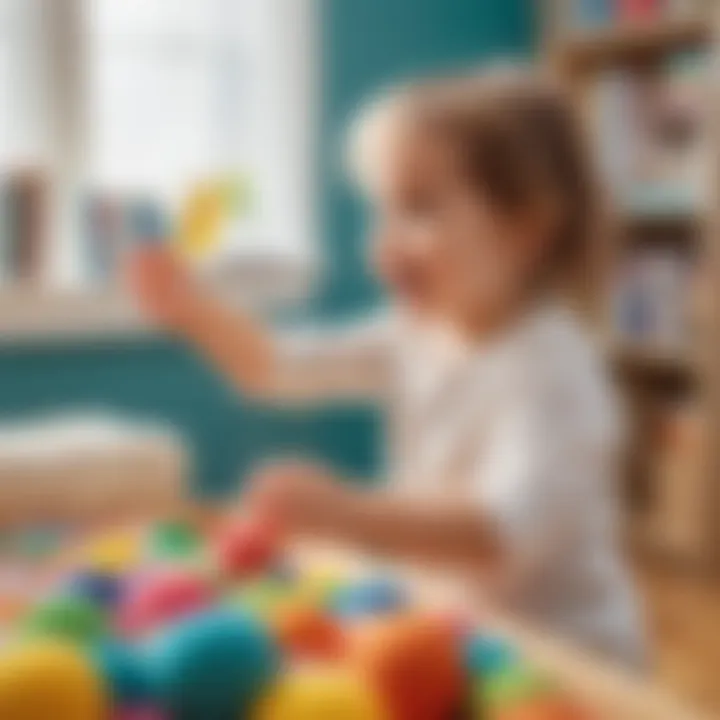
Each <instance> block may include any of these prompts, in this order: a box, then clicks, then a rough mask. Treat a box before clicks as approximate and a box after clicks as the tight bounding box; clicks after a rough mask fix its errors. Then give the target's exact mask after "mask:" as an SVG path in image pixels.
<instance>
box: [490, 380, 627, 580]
mask: <svg viewBox="0 0 720 720" xmlns="http://www.w3.org/2000/svg"><path fill="white" fill-rule="evenodd" d="M575 390H576V392H573V389H572V388H571V389H570V391H569V392H568V391H567V389H566V388H563V389H561V390H560V391H558V392H556V393H553V391H552V389H549V388H543V389H542V391H539V392H538V391H537V389H535V390H533V389H530V390H528V391H527V392H526V393H524V394H522V396H521V397H519V398H518V400H517V401H516V402H514V403H512V404H511V405H509V407H507V408H506V411H505V412H504V413H503V414H502V416H501V417H499V418H497V419H496V421H495V422H494V423H493V427H492V428H490V430H489V436H488V438H487V443H486V448H485V452H484V453H483V456H482V458H481V459H480V461H479V463H478V466H477V470H476V471H477V483H476V497H477V498H478V499H479V501H480V504H481V506H482V510H483V513H484V515H485V516H486V517H488V518H489V519H490V522H491V524H492V525H493V526H494V528H495V530H496V532H497V534H498V537H499V540H500V543H501V546H502V548H503V551H504V552H505V553H506V554H507V557H508V558H509V560H510V564H509V567H510V571H511V572H512V573H513V574H515V575H517V574H519V575H520V576H521V577H525V576H527V575H530V574H534V573H536V572H542V571H543V569H544V568H546V567H547V566H548V565H549V564H552V563H553V562H556V561H557V558H558V557H561V556H563V555H564V554H565V551H566V549H567V545H568V544H569V543H573V542H576V541H577V539H578V538H580V537H586V536H587V527H583V526H584V525H586V524H587V523H589V522H592V523H596V522H597V518H598V516H599V515H600V514H601V513H602V512H603V510H605V509H607V508H608V507H609V506H610V503H609V500H610V495H612V492H613V491H612V488H611V487H610V477H611V468H614V460H615V456H616V452H615V450H616V444H615V442H614V434H613V429H614V428H613V424H614V422H615V418H614V416H613V414H612V413H611V411H610V407H609V405H607V404H606V403H605V402H604V400H606V399H607V398H605V399H603V398H602V397H598V396H595V397H593V394H594V393H593V391H592V390H591V389H590V388H584V389H583V388H581V389H580V391H577V388H575Z"/></svg>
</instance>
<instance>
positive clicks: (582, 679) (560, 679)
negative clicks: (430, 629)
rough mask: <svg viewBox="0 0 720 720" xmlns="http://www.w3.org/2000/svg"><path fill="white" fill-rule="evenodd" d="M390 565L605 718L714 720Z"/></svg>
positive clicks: (326, 556)
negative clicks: (499, 639)
mask: <svg viewBox="0 0 720 720" xmlns="http://www.w3.org/2000/svg"><path fill="white" fill-rule="evenodd" d="M298 557H299V558H300V560H301V561H302V562H308V563H311V562H318V561H321V562H323V563H336V564H338V566H341V567H343V568H344V569H348V568H356V569H357V570H358V571H359V572H361V571H362V570H363V568H364V569H367V568H368V567H369V566H370V565H372V564H374V563H375V562H376V561H375V560H373V559H370V558H367V557H363V556H361V555H359V554H357V553H354V552H351V551H346V550H342V549H339V548H334V547H333V548H329V547H326V546H320V545H317V544H310V543H308V544H305V545H303V546H302V547H301V548H299V550H298ZM383 566H384V567H386V566H387V563H383ZM390 567H392V569H393V571H394V572H396V573H398V575H400V576H401V577H402V578H403V579H404V580H405V581H406V582H407V583H408V585H409V587H410V591H411V592H412V593H413V594H414V595H415V596H416V597H417V598H418V600H419V602H420V603H421V604H424V603H426V604H428V605H440V606H445V607H447V606H448V605H450V606H451V607H461V608H462V610H463V612H467V613H469V614H470V615H471V616H472V617H475V618H476V619H477V622H478V625H482V626H484V627H489V628H491V630H492V632H494V633H495V632H497V633H498V634H500V635H502V636H504V637H506V638H507V639H508V640H509V641H510V642H511V643H512V644H514V645H515V646H516V647H517V648H518V649H519V650H520V652H521V653H522V654H523V655H524V656H525V657H526V658H527V660H528V661H529V662H530V663H531V664H533V665H534V666H535V667H537V668H538V670H540V671H541V672H544V673H546V674H547V675H548V677H550V678H552V679H553V680H554V681H555V682H557V683H558V685H559V686H560V687H561V688H563V689H564V690H565V691H567V692H568V693H569V694H570V695H572V696H573V697H575V698H576V699H577V700H578V701H580V702H583V703H585V704H586V705H587V706H588V707H590V708H593V709H594V710H595V711H596V712H597V713H599V715H600V717H601V718H603V719H607V720H711V719H710V718H709V717H708V716H706V715H704V714H703V713H701V712H700V711H697V710H694V709H692V708H690V707H689V706H687V705H685V704H684V703H683V702H682V701H681V700H680V699H679V698H677V697H676V696H675V695H673V694H672V693H671V692H669V691H668V690H667V689H666V688H664V687H662V686H660V685H659V684H657V683H656V682H654V681H653V680H652V679H651V678H644V677H640V676H633V675H632V674H630V673H627V672H623V671H621V670H619V669H618V668H616V667H614V666H612V665H611V664H609V663H604V662H602V661H600V660H598V659H597V658H594V657H591V656H589V655H588V654H585V653H583V652H581V651H579V650H577V649H576V648H572V647H568V646H567V645H566V644H565V643H562V642H558V641H557V640H555V639H553V638H550V637H548V636H547V635H546V634H545V633H543V632H541V631H538V630H537V629H535V628H531V627H528V626H527V625H526V624H525V623H522V622H520V621H518V620H517V619H515V618H511V617H506V616H504V615H502V613H495V612H491V611H488V610H487V609H483V610H479V609H478V607H477V605H475V604H473V603H472V601H469V600H468V594H467V592H464V591H463V589H462V584H457V583H452V582H449V581H448V579H447V578H444V577H443V578H441V577H439V576H438V575H437V574H436V573H435V572H433V571H432V570H428V569H427V568H422V567H419V566H410V565H398V564H391V565H390ZM465 589H466V588H465Z"/></svg>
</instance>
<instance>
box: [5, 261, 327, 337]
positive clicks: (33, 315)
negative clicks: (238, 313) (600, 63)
mask: <svg viewBox="0 0 720 720" xmlns="http://www.w3.org/2000/svg"><path fill="white" fill-rule="evenodd" d="M313 276H314V265H313V264H312V263H309V262H307V261H302V262H301V261H299V260H291V259H287V258H286V259H283V260H280V259H278V258H263V259H259V258H256V259H250V258H246V259H243V261H242V262H241V263H240V262H239V263H237V264H236V265H235V266H234V267H225V268H223V272H222V275H221V276H214V275H213V276H211V277H210V278H208V279H207V282H208V285H209V290H210V291H211V292H212V293H213V294H215V295H217V296H218V297H220V298H221V299H222V300H223V301H224V302H227V303H228V304H230V305H235V306H237V307H240V306H242V307H251V308H253V309H257V308H264V309H266V308H268V307H270V308H272V307H277V306H283V305H289V304H292V303H297V302H300V301H302V300H303V299H304V298H306V297H307V294H308V291H309V289H310V287H311V282H312V278H313ZM152 330H153V328H152V326H151V325H150V324H149V323H148V322H147V321H146V320H145V319H144V318H143V317H142V316H141V314H140V312H139V311H138V309H137V308H136V307H135V305H134V303H133V301H132V298H130V297H129V296H128V295H127V293H126V292H124V291H123V290H122V289H121V288H100V287H87V286H86V287H81V288H67V289H65V288H47V287H39V286H32V285H19V286H6V287H3V286H1V285H0V345H13V344H17V343H24V342H46V341H50V342H58V341H59V342H65V341H78V340H93V339H103V338H133V337H137V336H142V335H145V334H148V333H151V332H152Z"/></svg>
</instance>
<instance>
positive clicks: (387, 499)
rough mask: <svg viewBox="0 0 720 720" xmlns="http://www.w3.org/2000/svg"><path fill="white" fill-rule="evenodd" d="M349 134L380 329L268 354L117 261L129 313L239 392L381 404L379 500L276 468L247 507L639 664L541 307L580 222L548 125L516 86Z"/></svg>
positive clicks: (188, 285)
mask: <svg viewBox="0 0 720 720" xmlns="http://www.w3.org/2000/svg"><path fill="white" fill-rule="evenodd" d="M359 128H360V131H359V132H358V134H357V135H358V137H357V142H356V155H357V159H358V165H359V168H360V174H361V177H362V179H363V181H364V182H365V184H366V187H367V188H368V191H369V194H370V196H371V199H372V201H373V205H374V208H375V217H374V220H375V232H374V241H373V245H372V250H373V252H372V258H373V264H374V268H375V270H376V271H377V273H378V275H379V276H380V277H381V278H382V280H383V281H384V282H385V283H386V285H387V287H388V289H389V290H390V292H391V295H392V297H393V300H394V303H393V304H394V308H393V309H392V310H391V311H389V312H387V313H386V314H385V315H384V316H383V317H378V318H373V319H372V320H367V321H366V322H363V323H360V324H359V325H356V326H348V327H344V328H338V329H335V330H330V329H325V330H317V331H315V332H308V333H303V334H298V335H293V336H291V337H276V336H273V335H271V334H270V333H269V332H268V331H266V330H265V329H264V328H263V327H261V326H259V325H257V324H256V323H255V322H254V321H253V320H252V319H250V318H249V317H245V316H242V315H239V316H238V315H236V314H235V313H230V312H229V311H227V310H225V309H223V308H222V307H218V306H217V305H216V304H215V303H214V302H213V301H212V300H211V299H209V298H208V297H206V296H205V295H203V294H202V293H201V291H200V290H199V289H198V288H197V286H196V285H194V284H193V282H192V280H191V278H190V277H189V275H188V274H187V273H186V272H185V271H184V270H183V269H182V268H181V267H180V266H179V265H178V264H177V262H176V261H175V260H173V258H172V257H171V255H170V254H169V253H167V252H165V251H162V250H159V249H145V250H139V251H138V253H137V254H136V256H135V258H134V263H133V268H134V273H133V274H132V275H133V280H134V287H135V290H136V293H137V294H138V296H139V297H140V299H141V301H142V303H143V305H144V307H145V308H146V310H147V312H148V313H149V314H150V315H151V316H152V317H154V318H155V319H156V320H157V321H159V322H161V323H162V324H163V325H164V326H165V327H167V328H168V329H170V330H172V331H174V332H176V333H178V334H180V335H181V336H182V337H184V338H186V339H187V340H188V341H189V342H191V343H192V344H193V345H195V346H196V347H198V348H199V349H201V350H202V351H203V352H204V353H205V354H206V355H207V356H209V358H211V359H212V360H213V361H214V362H215V363H216V364H217V366H218V367H219V368H220V370H221V371H223V372H224V373H226V374H227V375H228V376H229V377H230V378H232V379H233V380H234V381H235V382H236V383H237V386H238V387H239V388H241V389H242V390H244V391H245V392H249V393H252V394H254V395H258V396H262V397H266V398H268V399H272V400H278V399H280V400H283V401H291V400H292V401H299V400H312V401H326V400H329V399H336V398H348V397H356V396H365V397H366V396H368V395H371V394H372V395H374V396H376V397H378V398H380V399H381V400H383V401H384V402H386V403H387V404H388V406H389V408H390V411H391V417H392V419H393V422H392V423H391V426H392V437H391V442H390V447H391V451H392V453H391V455H392V462H391V470H390V474H391V480H390V482H388V483H387V485H386V486H385V487H384V488H383V489H373V490H362V489H356V486H355V485H353V484H351V483H346V482H341V481H340V480H339V479H338V478H336V477H334V476H333V475H332V474H331V473H330V472H329V471H327V470H323V469H320V468H318V467H313V466H308V465H300V464H297V463H285V464H280V465H277V466H275V467H270V468H266V469H265V470H263V471H261V472H259V473H258V474H257V476H256V477H255V479H254V481H253V483H251V489H250V491H249V493H248V502H250V503H258V504H259V505H261V506H262V507H263V508H265V509H266V510H268V511H269V512H271V513H274V514H276V515H278V516H280V517H282V519H283V521H284V522H285V523H286V526H287V527H288V528H289V529H290V531H292V532H297V533H303V534H307V533H311V534H317V535H322V536H325V537H328V538H333V539H337V540H340V541H343V542H350V543H355V544H357V545H360V546H363V547H367V548H370V549H372V550H375V551H380V552H383V553H386V554H391V555H394V556H402V557H410V556H411V557H415V558H422V559H423V560H425V561H428V560H429V561H435V562H439V563H442V564H444V565H447V566H451V565H462V566H465V567H466V568H472V569H473V571H475V572H477V573H480V574H482V575H483V577H484V589H485V590H486V592H488V593H490V594H491V596H492V597H493V598H494V599H495V600H496V601H497V602H498V603H502V605H503V606H504V607H505V608H506V609H508V610H511V611H514V612H516V613H520V614H522V615H524V616H525V617H527V618H529V619H531V620H532V621H534V622H535V623H540V624H542V625H544V626H545V627H546V628H548V629H550V630H551V631H554V632H556V633H558V634H560V635H562V636H566V637H569V638H571V639H572V640H574V641H575V642H578V643H581V644H582V645H583V646H585V647H586V648H589V649H592V650H595V651H600V652H603V653H605V654H607V655H610V656H612V657H614V658H616V659H620V660H624V661H626V662H628V663H637V662H640V658H641V656H642V641H641V633H640V629H639V623H638V618H637V616H636V610H635V605H634V598H633V595H632V592H631V589H630V586H629V581H628V579H627V577H626V573H625V570H624V568H623V566H622V563H621V560H620V557H619V553H618V549H617V547H616V537H615V535H616V528H615V506H614V498H613V481H614V478H615V461H616V451H617V447H618V440H619V432H618V425H619V422H618V418H617V416H616V410H615V407H614V404H613V400H612V396H611V391H610V389H609V387H608V385H606V381H605V378H604V375H603V370H602V367H601V362H600V360H599V358H598V357H597V356H596V354H595V352H594V350H593V348H592V346H591V343H590V342H589V340H588V339H587V338H586V336H585V334H584V332H583V330H582V328H581V327H580V325H579V323H578V321H577V319H576V318H575V317H574V316H573V314H572V313H571V312H570V311H569V310H567V309H564V308H563V307H562V303H561V301H560V299H559V298H560V297H561V292H560V291H561V289H562V288H563V286H564V285H565V279H566V277H567V276H568V275H569V274H571V271H572V274H573V275H574V276H577V273H578V272H579V270H578V268H580V267H581V263H582V260H583V255H584V253H585V252H586V251H587V246H588V243H589V241H590V238H591V235H592V232H593V231H594V228H595V220H596V212H595V207H594V205H595V201H596V190H595V188H594V186H593V182H592V176H591V173H590V170H589V168H588V165H587V162H586V158H585V155H584V153H583V147H582V143H581V141H580V137H579V132H578V129H577V128H576V125H575V123H574V121H573V117H572V115H571V112H570V109H569V105H568V104H567V103H566V101H565V100H564V99H563V97H562V95H561V93H559V92H558V91H557V90H556V89H554V88H553V87H550V86H548V85H547V84H545V83H543V82H542V81H540V80H539V79H537V78H533V77H528V76H523V75H522V74H517V75H516V74H512V75H509V74H499V73H494V74H490V75H485V76H480V77H475V76H467V77H461V78H457V79H449V80H442V81H433V82H430V83H424V84H420V85H418V86H415V87H412V88H410V89H408V90H405V91H403V92H401V93H397V94H395V95H393V96H392V97H389V98H386V99H385V100H383V101H381V102H377V103H375V104H374V105H373V106H372V108H371V109H370V110H369V111H368V112H366V113H365V114H364V117H363V119H362V122H361V123H360V124H359Z"/></svg>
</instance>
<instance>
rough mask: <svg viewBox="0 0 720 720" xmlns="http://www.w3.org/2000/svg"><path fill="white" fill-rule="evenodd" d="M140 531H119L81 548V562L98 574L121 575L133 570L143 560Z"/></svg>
mask: <svg viewBox="0 0 720 720" xmlns="http://www.w3.org/2000/svg"><path fill="white" fill-rule="evenodd" d="M142 554H143V540H142V534H141V533H140V531H139V530H136V529H130V530H118V531H115V532H113V533H110V534H108V535H105V536H104V537H101V538H100V539H99V540H95V541H92V542H89V543H87V544H86V545H85V546H83V547H81V548H80V551H79V558H78V559H79V561H80V563H81V564H82V565H83V566H84V567H87V568H88V569H91V570H95V571H97V572H105V573H110V574H120V573H124V572H126V571H129V570H132V569H133V568H134V567H136V566H137V564H138V563H139V562H140V560H141V559H142Z"/></svg>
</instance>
